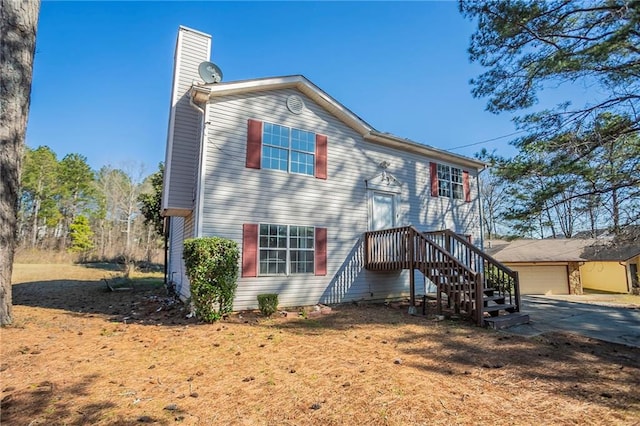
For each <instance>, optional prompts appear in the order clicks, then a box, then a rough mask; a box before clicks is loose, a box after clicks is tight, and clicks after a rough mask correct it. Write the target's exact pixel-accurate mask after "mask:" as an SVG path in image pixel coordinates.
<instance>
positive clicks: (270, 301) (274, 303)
mask: <svg viewBox="0 0 640 426" xmlns="http://www.w3.org/2000/svg"><path fill="white" fill-rule="evenodd" d="M258 307H259V308H260V312H262V315H266V316H268V317H270V316H271V315H273V314H275V313H276V311H277V310H278V295H277V294H275V293H267V294H259V295H258Z"/></svg>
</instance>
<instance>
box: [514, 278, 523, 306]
mask: <svg viewBox="0 0 640 426" xmlns="http://www.w3.org/2000/svg"><path fill="white" fill-rule="evenodd" d="M513 291H514V293H515V296H516V312H520V304H521V303H522V302H521V301H520V277H519V276H518V271H513Z"/></svg>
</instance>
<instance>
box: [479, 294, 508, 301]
mask: <svg viewBox="0 0 640 426" xmlns="http://www.w3.org/2000/svg"><path fill="white" fill-rule="evenodd" d="M504 298H505V297H504V296H500V295H493V296H484V297H483V298H482V300H484V301H485V302H490V301H494V302H495V301H496V300H503V301H504Z"/></svg>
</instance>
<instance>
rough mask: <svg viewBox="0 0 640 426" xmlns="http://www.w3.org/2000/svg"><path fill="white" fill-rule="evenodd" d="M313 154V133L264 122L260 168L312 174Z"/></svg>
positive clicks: (313, 172) (314, 140)
mask: <svg viewBox="0 0 640 426" xmlns="http://www.w3.org/2000/svg"><path fill="white" fill-rule="evenodd" d="M315 156H316V135H315V133H312V132H307V131H304V130H300V129H295V128H291V127H286V126H280V125H278V124H272V123H267V122H265V123H264V125H263V133H262V168H264V169H275V170H282V171H285V172H290V173H298V174H304V175H310V176H314V174H315V162H316V161H315Z"/></svg>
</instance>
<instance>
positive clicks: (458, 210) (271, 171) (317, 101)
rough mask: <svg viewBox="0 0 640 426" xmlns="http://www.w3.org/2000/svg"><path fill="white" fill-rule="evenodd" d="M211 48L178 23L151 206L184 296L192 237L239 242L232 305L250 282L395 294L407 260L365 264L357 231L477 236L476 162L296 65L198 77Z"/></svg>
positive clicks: (403, 283)
mask: <svg viewBox="0 0 640 426" xmlns="http://www.w3.org/2000/svg"><path fill="white" fill-rule="evenodd" d="M210 50H211V37H210V36H209V35H207V34H203V33H201V32H198V31H195V30H192V29H189V28H185V27H180V29H179V33H178V41H177V47H176V51H175V68H174V77H173V89H172V95H171V114H170V122H169V129H168V138H167V153H166V163H165V164H166V168H165V170H166V173H165V181H164V191H163V200H162V210H163V214H164V215H165V216H167V217H169V219H170V220H169V222H170V225H169V226H170V228H169V229H170V231H169V262H168V275H169V279H171V280H172V281H174V282H175V283H176V286H177V289H178V290H179V292H180V295H181V296H182V297H185V298H186V297H188V296H189V281H188V279H187V277H186V275H185V268H184V263H183V259H182V242H183V241H184V239H186V238H191V237H202V236H214V235H215V236H220V237H225V238H229V239H232V240H234V241H236V242H237V243H238V244H239V246H240V248H241V252H242V261H241V264H240V265H238V266H239V268H240V278H239V281H238V289H237V292H236V298H235V301H234V309H236V310H241V309H249V308H255V307H257V299H256V296H257V295H258V294H261V293H277V294H278V295H279V302H280V305H281V306H301V305H310V304H315V303H338V302H345V301H351V300H373V299H385V298H392V297H400V296H403V295H406V294H407V293H408V292H409V271H408V270H397V271H390V272H374V271H370V270H367V269H365V268H364V267H363V236H364V233H365V232H367V231H369V230H376V229H382V228H392V227H399V226H405V225H412V226H413V227H415V228H416V229H419V230H423V231H432V230H440V229H451V230H453V231H455V232H456V233H458V234H463V235H466V236H468V238H469V239H470V240H472V241H474V242H476V243H480V242H481V229H480V222H481V221H480V203H479V197H478V173H479V172H480V171H481V170H482V169H483V168H484V164H483V163H481V162H479V161H476V160H474V159H471V158H467V157H463V156H460V155H456V154H452V153H449V152H446V151H443V150H440V149H437V148H434V147H431V146H428V145H424V144H421V143H416V142H413V141H410V140H407V139H404V138H401V137H397V136H394V135H391V134H389V133H384V132H380V131H378V130H376V129H375V128H374V127H372V126H371V125H370V124H369V123H367V122H366V121H364V120H363V119H361V118H360V117H358V116H357V115H356V114H354V113H353V112H351V111H350V110H349V109H347V108H346V107H345V106H343V105H342V104H340V103H339V102H338V101H336V100H335V99H334V98H332V97H331V96H330V95H328V94H327V93H325V92H324V91H323V90H322V89H320V88H319V87H317V86H316V85H314V84H313V83H312V82H311V81H309V80H308V79H306V78H305V77H303V76H301V75H291V76H284V77H269V78H260V79H252V80H243V81H232V82H220V83H211V84H205V83H203V82H202V78H201V77H200V76H199V74H198V66H199V65H200V63H202V62H203V61H209V56H210ZM434 125H435V124H434ZM416 273H417V274H419V272H416Z"/></svg>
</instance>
